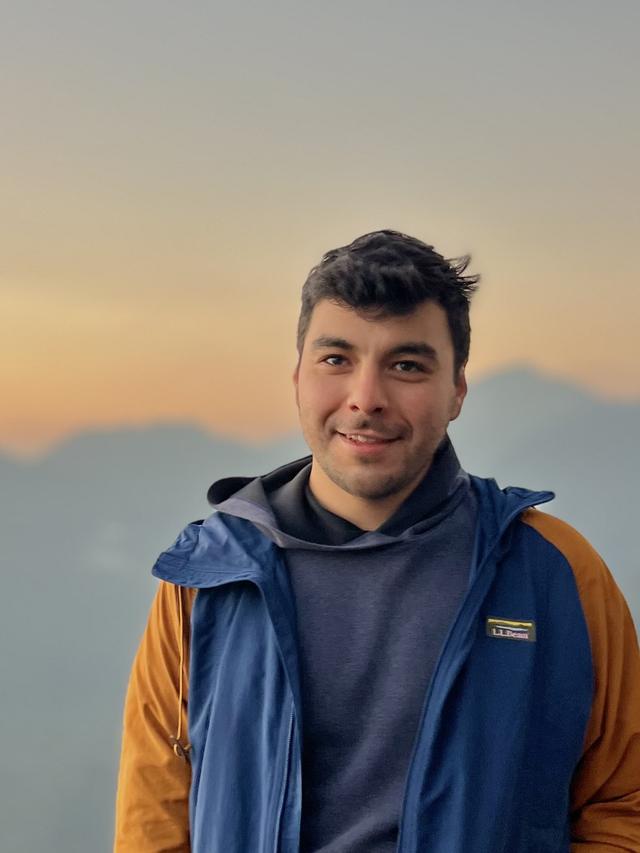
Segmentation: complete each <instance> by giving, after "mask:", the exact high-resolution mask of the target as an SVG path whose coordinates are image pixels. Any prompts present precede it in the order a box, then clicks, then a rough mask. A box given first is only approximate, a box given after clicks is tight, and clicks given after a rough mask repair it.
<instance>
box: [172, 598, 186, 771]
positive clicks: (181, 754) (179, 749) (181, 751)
mask: <svg viewBox="0 0 640 853" xmlns="http://www.w3.org/2000/svg"><path fill="white" fill-rule="evenodd" d="M175 590H176V595H177V598H178V632H179V634H178V648H179V649H180V667H179V675H178V727H177V731H176V735H175V737H170V738H169V742H170V743H171V745H172V746H173V751H174V753H175V754H176V756H177V757H178V758H181V759H182V760H183V761H189V751H190V750H191V744H190V743H188V744H186V746H183V744H182V743H180V738H181V737H182V696H183V693H184V685H183V674H182V669H183V666H184V631H183V622H184V619H183V610H182V587H180V586H177V585H176V587H175Z"/></svg>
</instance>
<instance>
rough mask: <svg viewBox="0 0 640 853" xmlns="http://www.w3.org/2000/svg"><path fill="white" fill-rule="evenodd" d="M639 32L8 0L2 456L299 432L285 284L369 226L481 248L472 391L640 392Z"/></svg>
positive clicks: (2, 57)
mask: <svg viewBox="0 0 640 853" xmlns="http://www.w3.org/2000/svg"><path fill="white" fill-rule="evenodd" d="M639 28H640V3H638V2H637V0H616V2H615V3H610V4H604V3H602V2H594V0H580V2H578V0H571V2H567V0H557V2H555V3H546V2H540V3H537V4H534V3H531V2H529V0H527V2H525V0H512V2H502V0H500V1H499V0H485V2H484V3H481V4H480V3H478V4H471V3H461V2H453V0H448V2H446V3H445V2H424V0H423V1H422V2H419V3H418V2H396V3H394V4H391V3H388V2H387V3H381V2H378V0H367V2H364V0H356V2H348V0H342V2H340V3H337V2H332V0H325V2H323V3H322V4H319V3H314V4H311V3H306V2H301V0H298V2H280V0H271V2H269V3H256V2H252V3H249V2H238V3H235V4H234V5H233V6H232V5H231V4H228V3H227V4H221V3H215V2H208V3H204V2H185V3H176V2H175V0H173V2H164V0H153V2H150V0H141V2H131V0H128V2H118V0H115V2H109V3H106V2H103V3H97V2H90V0H83V2H65V0H59V2H56V3H53V2H31V0H25V2H21V3H19V4H17V3H16V4H12V8H11V10H10V11H8V10H7V9H5V13H4V15H3V21H2V27H1V33H0V107H1V114H2V132H1V133H0V233H1V235H2V252H1V253H0V324H1V327H0V329H1V334H0V391H1V393H2V409H1V412H0V452H7V453H12V454H16V455H24V456H27V455H29V454H33V453H37V452H42V451H43V450H44V449H46V448H47V447H49V446H51V445H52V444H53V443H54V442H56V441H59V440H60V439H62V438H64V437H66V436H68V435H71V434H73V433H76V432H79V431H81V430H83V429H87V428H96V427H104V426H106V427H110V426H116V425H126V424H150V423H153V422H156V421H163V422H166V421H189V422H193V423H198V424H201V425H203V426H205V427H207V428H210V429H212V430H215V431H217V432H220V433H223V434H225V435H235V436H236V437H238V438H243V439H244V438H248V439H251V440H260V439H267V438H269V437H272V436H274V435H276V434H278V433H280V432H283V431H287V430H290V429H292V428H294V427H295V425H296V423H297V421H296V412H295V406H294V403H293V394H292V389H291V381H290V374H291V371H292V369H293V366H294V363H295V324H296V318H297V313H298V303H299V292H300V287H301V285H302V282H303V281H304V279H305V277H306V274H307V272H308V270H309V268H310V267H311V266H312V265H313V264H314V263H316V262H317V260H318V259H319V257H320V255H321V254H322V253H323V252H324V251H325V250H327V249H329V248H332V247H334V246H337V245H343V244H345V243H348V242H350V241H351V240H352V239H353V238H354V237H356V236H357V235H359V234H362V233H364V232H367V231H372V230H375V229H377V228H384V227H390V228H396V229H399V230H403V231H406V232H408V233H410V234H413V235H415V236H417V237H420V238H421V239H423V240H425V241H427V242H429V243H432V244H434V245H435V246H436V248H437V249H438V250H439V251H441V252H442V253H444V254H445V255H447V256H455V255H459V254H463V253H466V252H469V253H471V254H472V256H473V261H472V265H471V267H470V271H471V272H479V273H481V274H482V283H481V288H480V291H479V292H478V295H477V297H476V300H475V305H474V308H473V311H472V327H473V335H472V353H471V362H470V369H469V375H470V377H471V379H472V380H474V379H476V380H477V379H479V378H481V377H482V376H484V375H486V374H489V373H491V372H494V371H496V370H498V369H503V368H506V367H507V366H508V365H511V364H514V363H518V364H521V363H528V364H530V365H532V366H534V367H537V368H539V369H540V370H543V371H545V372H547V373H551V374H554V375H557V376H559V377H562V378H568V379H570V380H572V381H575V382H577V383H579V384H581V385H583V386H586V387H588V388H590V389H592V390H593V391H595V392H596V393H598V394H601V395H603V396H606V397H609V398H613V397H616V398H624V399H640V370H639V369H638V356H639V355H640V344H639V343H638V340H639V337H638V324H639V320H640V287H639V284H640V282H639V276H638V264H637V260H636V257H635V252H636V248H635V247H636V246H637V244H638V237H639V233H640V165H639V160H638V152H639V151H640V108H639V107H638V81H639V80H640V51H638V48H637V38H638V32H639V31H640V29H639Z"/></svg>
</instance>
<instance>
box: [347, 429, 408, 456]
mask: <svg viewBox="0 0 640 853" xmlns="http://www.w3.org/2000/svg"><path fill="white" fill-rule="evenodd" d="M337 434H338V436H339V437H340V438H341V439H342V440H343V441H344V442H345V444H347V445H349V446H350V447H352V448H354V449H355V450H358V451H360V452H363V453H366V452H372V451H376V450H382V449H383V448H385V447H388V446H389V445H390V444H394V443H395V442H396V441H399V437H393V438H388V437H386V436H382V435H376V434H375V433H367V432H346V433H345V432H338V433H337Z"/></svg>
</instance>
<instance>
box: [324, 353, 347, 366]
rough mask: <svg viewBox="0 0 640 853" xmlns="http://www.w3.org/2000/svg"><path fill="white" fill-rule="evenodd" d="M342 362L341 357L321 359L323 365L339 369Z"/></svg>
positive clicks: (331, 356) (332, 356)
mask: <svg viewBox="0 0 640 853" xmlns="http://www.w3.org/2000/svg"><path fill="white" fill-rule="evenodd" d="M343 362H344V356H343V355H326V356H325V357H324V358H323V359H322V363H323V364H328V365H329V367H340V366H341V365H342V364H343Z"/></svg>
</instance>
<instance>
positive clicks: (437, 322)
mask: <svg viewBox="0 0 640 853" xmlns="http://www.w3.org/2000/svg"><path fill="white" fill-rule="evenodd" d="M453 361H454V353H453V345H452V342H451V336H450V333H449V326H448V323H447V316H446V313H445V311H444V310H443V309H442V308H441V307H440V306H439V305H438V304H437V303H435V302H423V303H422V304H421V305H419V306H418V307H417V308H416V309H415V310H414V311H413V312H412V313H411V314H408V315H405V316H399V317H394V316H392V317H386V318H384V319H370V318H367V316H366V315H364V314H360V313H357V312H356V311H354V310H353V309H351V308H347V307H344V306H341V305H337V304H335V303H333V302H329V301H328V300H322V301H321V302H319V303H318V304H317V305H316V307H315V308H314V311H313V314H312V316H311V321H310V323H309V328H308V331H307V335H306V338H305V341H304V347H303V350H302V354H301V357H300V362H299V364H298V366H297V368H296V370H295V372H294V376H293V380H294V385H295V388H296V403H297V406H298V412H299V416H300V424H301V426H302V431H303V434H304V437H305V440H306V442H307V444H308V445H309V447H310V449H311V452H312V454H313V458H314V462H313V464H314V466H319V469H318V471H317V473H316V476H319V477H320V478H322V479H323V480H324V481H325V482H327V480H328V481H331V483H333V484H334V485H335V486H338V488H339V489H341V490H342V491H343V492H347V493H348V494H349V495H353V496H356V497H359V498H363V499H365V500H368V501H380V500H383V499H385V498H389V497H390V496H391V495H398V494H399V493H405V492H406V493H407V494H408V492H410V491H411V490H412V489H413V488H414V487H415V486H416V485H417V484H418V482H419V481H420V479H421V478H422V476H423V475H424V473H425V472H426V471H427V469H428V467H429V465H430V464H431V460H432V458H433V455H434V453H435V451H436V449H437V447H438V445H439V444H440V442H441V441H442V439H443V437H444V435H445V432H446V429H447V425H448V424H449V421H451V420H453V419H454V418H456V417H457V416H458V414H459V413H460V409H461V407H462V402H463V400H464V396H465V394H466V390H467V388H466V382H465V377H464V370H461V371H460V373H459V375H458V376H457V377H456V379H455V381H454V376H453ZM358 436H360V438H358ZM367 438H368V439H369V440H368V441H365V440H363V439H367ZM372 439H373V440H372ZM327 485H329V483H327ZM330 488H332V489H333V491H334V493H335V489H334V487H333V486H330Z"/></svg>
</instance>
